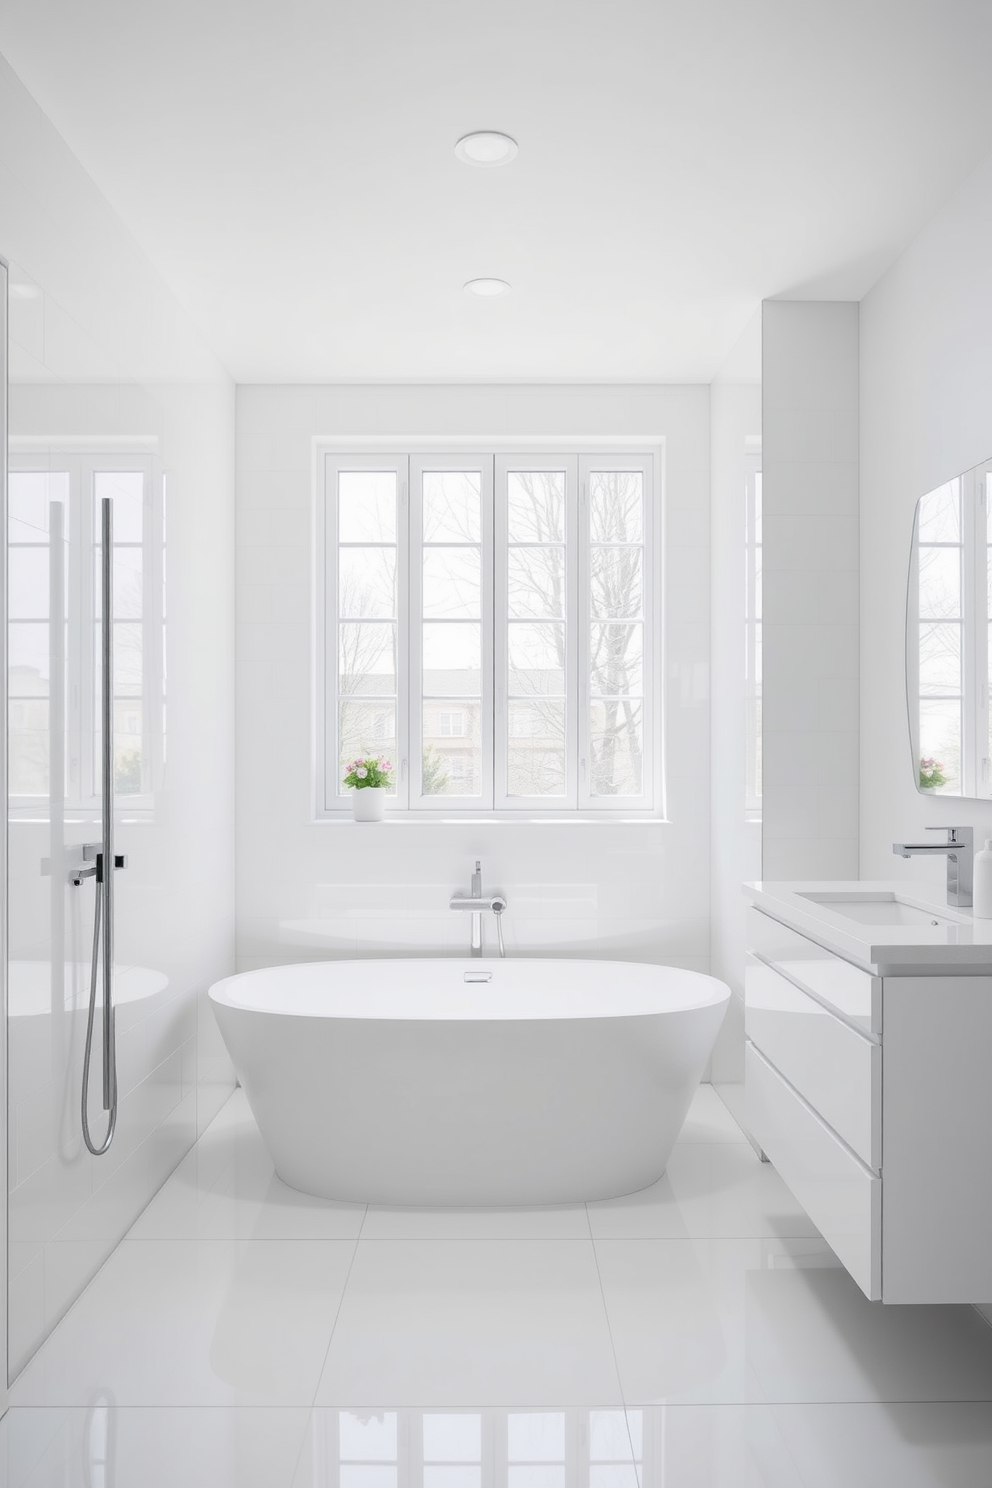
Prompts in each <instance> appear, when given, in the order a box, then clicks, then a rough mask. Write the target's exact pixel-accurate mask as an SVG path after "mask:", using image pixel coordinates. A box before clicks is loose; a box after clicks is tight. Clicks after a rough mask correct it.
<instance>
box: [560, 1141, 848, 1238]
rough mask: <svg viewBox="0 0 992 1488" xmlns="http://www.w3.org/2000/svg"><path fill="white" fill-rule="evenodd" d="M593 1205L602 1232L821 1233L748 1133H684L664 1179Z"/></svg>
mask: <svg viewBox="0 0 992 1488" xmlns="http://www.w3.org/2000/svg"><path fill="white" fill-rule="evenodd" d="M588 1210H589V1224H590V1227H591V1229H592V1234H593V1237H594V1239H597V1240H599V1239H604V1240H605V1239H631V1240H634V1239H647V1238H648V1237H651V1236H657V1237H666V1236H667V1237H673V1238H674V1237H678V1236H689V1237H700V1238H705V1237H708V1236H724V1237H727V1238H747V1237H752V1236H768V1237H769V1238H771V1237H777V1238H779V1239H788V1238H800V1237H812V1236H816V1235H817V1233H818V1232H817V1229H816V1227H815V1225H813V1224H812V1223H811V1222H810V1220H809V1219H808V1218H807V1216H806V1214H805V1213H804V1211H803V1210H802V1209H801V1208H800V1207H799V1205H798V1204H797V1203H796V1201H795V1199H794V1198H793V1197H792V1195H791V1193H790V1192H789V1190H788V1189H787V1188H786V1186H785V1184H784V1183H783V1182H782V1180H781V1178H780V1177H779V1176H778V1174H777V1173H776V1171H775V1169H774V1168H773V1167H772V1165H771V1163H763V1162H761V1161H760V1160H759V1158H758V1156H757V1154H756V1153H755V1152H754V1150H753V1148H752V1147H751V1146H750V1144H749V1143H748V1142H746V1141H744V1142H710V1141H706V1142H704V1141H688V1142H684V1141H681V1140H680V1141H678V1142H676V1144H675V1148H674V1150H673V1152H672V1155H671V1157H670V1158H669V1160H668V1167H667V1169H666V1171H665V1176H664V1177H663V1178H662V1179H660V1180H659V1182H657V1183H655V1184H653V1185H652V1187H650V1188H644V1189H642V1190H641V1191H640V1193H635V1194H627V1195H626V1196H624V1197H623V1198H619V1199H607V1200H604V1201H603V1202H600V1203H595V1204H589V1205H588Z"/></svg>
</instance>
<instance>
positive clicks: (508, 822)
mask: <svg viewBox="0 0 992 1488" xmlns="http://www.w3.org/2000/svg"><path fill="white" fill-rule="evenodd" d="M313 824H314V826H318V827H322V826H332V827H339V826H358V827H364V826H368V825H375V826H394V827H406V826H420V827H490V826H497V827H503V826H524V827H588V826H600V827H603V826H614V827H616V826H624V827H667V826H670V825H671V823H670V822H669V820H668V818H667V817H664V816H657V815H654V814H653V813H648V812H641V813H640V815H637V816H632V815H624V814H623V813H622V812H613V811H596V812H586V813H582V812H573V813H571V814H570V815H568V816H564V815H562V816H548V815H544V816H537V815H531V814H530V813H528V812H524V811H513V812H511V811H501V812H495V811H490V812H486V813H484V814H482V815H480V816H470V815H468V814H467V813H466V814H465V815H461V814H459V815H457V816H440V815H434V814H433V813H431V814H430V815H428V813H427V812H423V811H389V809H388V807H387V814H386V816H384V817H383V819H382V821H381V822H376V823H368V822H356V821H354V819H353V818H352V816H351V815H350V813H348V812H344V811H338V812H335V813H334V815H333V816H332V815H330V814H328V815H327V816H318V817H314V818H313Z"/></svg>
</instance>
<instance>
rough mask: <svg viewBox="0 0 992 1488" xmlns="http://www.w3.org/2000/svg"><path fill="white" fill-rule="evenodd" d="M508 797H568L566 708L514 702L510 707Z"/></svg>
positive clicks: (558, 705)
mask: <svg viewBox="0 0 992 1488" xmlns="http://www.w3.org/2000/svg"><path fill="white" fill-rule="evenodd" d="M507 725H508V734H509V738H508V740H507V794H508V795H511V796H563V795H564V794H565V704H564V703H563V702H557V701H556V702H552V701H550V700H549V701H542V702H511V703H509V704H508V706H507Z"/></svg>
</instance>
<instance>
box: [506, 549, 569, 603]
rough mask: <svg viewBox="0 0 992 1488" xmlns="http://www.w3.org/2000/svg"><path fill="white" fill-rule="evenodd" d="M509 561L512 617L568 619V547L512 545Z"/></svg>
mask: <svg viewBox="0 0 992 1488" xmlns="http://www.w3.org/2000/svg"><path fill="white" fill-rule="evenodd" d="M507 562H508V580H509V613H510V619H511V620H530V619H535V620H562V619H564V616H565V549H564V548H526V547H521V548H511V549H510V551H509V554H508V559H507Z"/></svg>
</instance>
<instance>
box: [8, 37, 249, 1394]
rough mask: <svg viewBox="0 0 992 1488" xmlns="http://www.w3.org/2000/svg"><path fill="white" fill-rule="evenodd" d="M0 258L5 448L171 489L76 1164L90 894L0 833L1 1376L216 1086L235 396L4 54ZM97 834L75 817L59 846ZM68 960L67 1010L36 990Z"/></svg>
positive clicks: (44, 851)
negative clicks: (164, 706)
mask: <svg viewBox="0 0 992 1488" xmlns="http://www.w3.org/2000/svg"><path fill="white" fill-rule="evenodd" d="M0 254H2V255H3V256H4V257H6V258H8V259H9V260H10V261H11V280H12V283H13V284H14V285H15V286H19V287H20V289H21V291H22V294H21V296H20V297H17V298H14V299H12V301H11V321H10V352H11V388H10V416H11V436H12V445H13V449H14V451H15V453H16V452H17V451H18V450H23V449H24V448H25V447H26V442H29V445H30V449H31V451H32V453H33V455H34V456H36V457H39V458H47V459H48V460H49V461H50V463H51V465H52V466H53V467H54V468H58V462H59V460H60V459H61V458H62V457H63V453H64V451H65V449H66V448H68V447H71V448H76V449H78V448H85V449H87V450H90V451H91V452H92V451H96V452H99V451H101V450H107V449H115V448H116V449H118V450H119V449H121V448H128V447H129V446H131V447H133V445H134V443H135V442H136V441H143V442H144V443H145V444H146V446H148V447H153V448H154V449H155V450H156V452H157V455H158V456H159V458H160V459H161V462H162V465H163V467H164V469H165V470H166V472H167V479H168V521H167V554H168V587H167V593H168V618H167V625H166V630H167V648H168V658H169V669H168V687H167V699H168V714H167V763H166V768H165V776H164V780H163V781H162V783H161V789H159V790H158V791H157V792H156V795H155V800H154V805H153V808H152V810H151V811H150V812H148V813H145V814H144V816H143V817H142V818H141V819H130V820H128V819H124V820H122V821H121V823H120V825H119V829H118V844H117V845H118V850H119V851H122V852H125V853H126V854H127V855H128V859H129V863H128V868H127V871H126V872H124V873H122V874H120V875H119V880H118V906H117V914H118V921H117V959H118V964H119V968H120V970H119V975H118V998H119V1001H120V1011H119V1015H118V1047H119V1061H120V1092H121V1104H120V1114H119V1120H118V1131H117V1137H116V1139H115V1142H114V1144H113V1146H112V1148H111V1149H110V1152H109V1153H108V1154H107V1155H106V1156H105V1157H102V1158H92V1157H90V1156H89V1154H88V1153H87V1152H86V1151H85V1148H84V1147H83V1145H82V1139H81V1135H80V1123H79V1097H80V1078H81V1055H82V1049H81V1045H82V1037H83V1032H84V1027H85V999H86V994H87V993H88V985H87V982H88V958H89V946H90V935H91V924H90V915H91V914H92V887H91V886H86V887H85V888H84V889H70V888H68V886H63V884H62V883H61V882H57V883H55V884H54V885H53V879H52V877H51V875H47V876H46V875H45V874H44V873H43V861H44V860H46V859H51V857H52V854H53V851H56V850H57V843H56V842H55V840H54V839H55V831H54V828H53V825H52V818H51V815H50V812H49V809H48V803H46V802H43V801H40V802H39V804H38V807H37V809H34V808H32V809H30V810H26V811H21V812H19V813H18V814H16V815H15V818H14V819H13V820H12V821H11V823H10V882H9V896H10V927H11V936H10V945H11V958H12V959H11V975H10V1024H9V1028H10V1123H9V1128H10V1129H9V1153H10V1185H11V1188H10V1196H9V1210H10V1214H9V1218H10V1334H9V1357H10V1366H11V1370H12V1372H14V1373H16V1372H17V1370H18V1369H19V1368H20V1366H21V1365H22V1364H23V1363H24V1361H25V1360H26V1358H27V1357H28V1356H29V1355H30V1354H31V1353H32V1352H33V1350H34V1349H35V1348H36V1347H37V1345H38V1343H40V1341H41V1340H42V1338H43V1337H44V1336H45V1335H46V1333H47V1332H48V1331H49V1330H50V1329H51V1328H52V1327H53V1326H54V1324H55V1323H56V1322H57V1321H58V1319H59V1317H60V1316H61V1314H62V1313H63V1312H64V1311H65V1309H66V1307H67V1306H69V1304H70V1303H71V1302H72V1301H73V1299H74V1298H75V1297H76V1296H77V1295H78V1294H79V1292H80V1291H81V1290H82V1287H83V1286H84V1285H85V1283H86V1282H87V1281H88V1280H89V1278H90V1277H91V1276H92V1275H93V1274H94V1272H95V1271H96V1270H97V1269H98V1268H99V1266H100V1265H101V1264H102V1262H103V1261H104V1260H105V1259H106V1257H107V1255H108V1254H109V1253H110V1251H111V1250H112V1249H113V1247H114V1245H115V1244H116V1243H117V1241H118V1240H119V1239H120V1237H121V1235H122V1234H123V1233H124V1232H125V1231H126V1230H127V1228H128V1227H129V1225H130V1224H131V1223H132V1222H133V1220H134V1219H135V1217H136V1216H137V1214H138V1213H140V1211H141V1209H142V1208H143V1207H144V1205H145V1204H146V1203H147V1202H148V1200H149V1198H150V1197H151V1196H152V1194H153V1193H154V1192H155V1191H156V1189H157V1188H158V1187H159V1186H160V1185H161V1183H162V1182H163V1180H164V1179H165V1177H166V1176H167V1175H168V1173H169V1172H170V1171H171V1169H172V1168H173V1167H174V1166H175V1165H176V1163H177V1162H178V1161H179V1159H180V1158H181V1157H182V1155H183V1154H184V1153H185V1152H186V1151H187V1150H188V1148H189V1147H190V1145H191V1144H192V1142H193V1140H194V1139H195V1136H196V1134H197V1132H198V1130H202V1128H203V1126H204V1125H205V1123H206V1122H207V1121H208V1120H209V1119H210V1118H211V1117H212V1116H213V1114H214V1113H215V1112H216V1110H217V1108H218V1105H219V1103H220V1102H221V1101H222V1100H223V1098H224V1096H225V1095H226V1093H227V1092H228V1091H229V1090H230V1089H231V1088H232V1085H233V1074H232V1071H231V1068H230V1065H229V1063H228V1061H227V1058H226V1055H225V1054H224V1052H223V1048H222V1046H221V1044H220V1041H219V1038H218V1036H217V1034H216V1031H215V1029H214V1026H213V1020H212V1019H211V1018H210V1016H209V1014H205V1011H204V994H205V988H206V986H207V985H208V984H209V982H210V981H211V980H213V979H214V978H215V977H217V976H220V975H223V974H224V973H225V972H227V971H228V970H230V969H231V967H232V965H233V919H234V864H233V826H234V812H233V754H234V750H233V725H234V696H233V693H234V688H233V649H234V647H233V642H234V624H233V609H234V606H233V599H234V575H233V546H234V523H233V517H234V492H233V476H234V469H233V463H234V462H233V455H234V389H233V386H232V384H231V382H230V379H229V378H228V377H227V375H226V374H225V373H224V371H223V369H222V368H221V367H220V366H219V365H218V364H217V362H216V361H215V359H214V358H213V357H212V355H211V354H210V353H209V352H208V351H207V350H206V349H205V347H204V346H203V344H202V342H201V341H200V340H199V338H198V337H197V335H196V333H195V331H194V330H193V328H192V327H191V325H190V323H189V321H188V320H187V318H186V317H185V316H184V315H183V313H182V311H181V309H180V308H179V306H178V305H177V304H176V302H175V301H174V300H173V299H172V297H171V296H170V295H169V293H168V292H167V290H166V288H165V286H164V284H163V283H162V281H161V280H160V279H159V278H158V277H157V275H156V274H155V273H154V272H153V271H152V269H151V267H150V265H149V264H148V262H147V261H146V260H145V259H144V257H143V256H142V255H141V253H140V252H139V251H138V249H137V247H136V246H135V244H134V243H133V241H132V239H131V238H130V237H129V235H128V234H127V232H126V231H125V229H124V228H123V226H122V224H121V223H120V221H119V219H117V218H116V217H115V216H114V214H113V212H112V211H111V210H110V208H109V206H108V205H107V203H106V202H105V200H104V199H103V198H102V197H101V196H100V194H99V192H98V191H97V190H96V188H95V186H94V185H93V183H92V181H91V180H90V179H89V178H88V177H87V176H86V174H85V173H84V172H83V170H82V169H81V167H80V166H79V164H78V163H77V161H76V160H75V159H74V157H73V156H72V155H71V154H70V153H69V151H68V150H67V149H66V147H65V145H64V143H63V141H62V140H61V138H60V137H59V135H58V134H57V133H56V132H55V130H54V129H53V128H52V126H51V125H50V124H49V122H48V120H47V119H46V118H45V116H44V115H43V114H42V112H41V111H40V109H39V108H38V107H37V105H36V104H35V103H34V102H33V100H32V99H31V98H30V97H29V95H28V94H27V93H26V92H25V90H24V89H23V88H22V86H21V85H20V83H19V82H18V80H17V79H16V77H15V76H14V74H13V73H12V72H11V71H10V69H9V68H8V67H7V65H6V63H5V62H3V61H2V60H0ZM16 293H17V291H16V290H15V294H16ZM25 293H26V296H27V297H25ZM93 835H94V823H93V821H86V820H84V819H82V817H81V816H80V814H79V813H78V812H77V813H75V814H72V813H70V819H69V820H68V821H67V823H66V830H65V839H66V844H67V847H68V846H70V845H71V844H78V843H79V842H81V841H84V840H92V838H93ZM53 888H54V892H53ZM63 932H64V941H65V944H64V950H63V948H62V947H61V946H60V945H59V943H58V942H59V936H60V935H61V934H63ZM63 956H64V960H65V963H66V965H67V988H68V992H69V995H68V997H67V999H66V1001H65V1004H64V1005H63V1003H62V999H61V995H59V996H57V997H55V998H54V999H53V995H52V989H53V986H54V985H55V983H54V980H53V976H52V968H53V964H57V963H58V962H59V961H61V960H62V959H63ZM96 1105H98V1103H97V1102H94V1106H96ZM96 1128H97V1132H98V1134H101V1133H102V1130H103V1118H102V1115H98V1116H97V1120H96Z"/></svg>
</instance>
